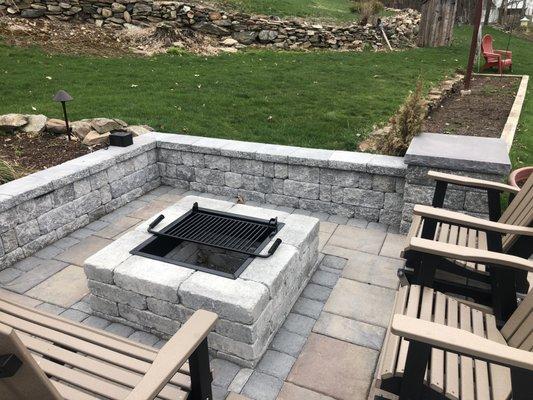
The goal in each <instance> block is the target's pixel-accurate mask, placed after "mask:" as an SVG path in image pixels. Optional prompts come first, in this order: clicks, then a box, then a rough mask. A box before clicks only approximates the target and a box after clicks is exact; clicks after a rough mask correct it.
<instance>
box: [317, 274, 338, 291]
mask: <svg viewBox="0 0 533 400" xmlns="http://www.w3.org/2000/svg"><path fill="white" fill-rule="evenodd" d="M337 279H339V276H338V275H335V274H331V273H328V272H324V271H316V272H315V273H314V275H313V276H312V277H311V282H312V283H315V284H317V285H321V286H325V287H328V288H333V286H335V284H336V283H337ZM328 296H329V293H328Z"/></svg>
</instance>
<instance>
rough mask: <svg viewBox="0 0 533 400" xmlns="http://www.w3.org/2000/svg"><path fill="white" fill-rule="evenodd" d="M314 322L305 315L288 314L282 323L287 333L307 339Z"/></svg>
mask: <svg viewBox="0 0 533 400" xmlns="http://www.w3.org/2000/svg"><path fill="white" fill-rule="evenodd" d="M314 324H315V320H314V319H313V318H310V317H306V316H305V315H300V314H295V313H290V314H289V315H287V319H286V320H285V322H284V323H283V328H284V329H286V330H288V331H289V332H293V333H296V334H298V335H300V336H303V337H307V336H309V333H311V329H313V325H314Z"/></svg>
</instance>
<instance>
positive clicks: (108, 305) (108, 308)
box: [89, 294, 119, 317]
mask: <svg viewBox="0 0 533 400" xmlns="http://www.w3.org/2000/svg"><path fill="white" fill-rule="evenodd" d="M89 305H90V306H91V309H92V310H93V311H94V312H99V313H101V314H102V315H109V316H115V317H118V316H119V313H118V305H117V303H115V302H113V301H109V300H106V299H103V298H101V297H98V296H94V295H92V294H91V295H89Z"/></svg>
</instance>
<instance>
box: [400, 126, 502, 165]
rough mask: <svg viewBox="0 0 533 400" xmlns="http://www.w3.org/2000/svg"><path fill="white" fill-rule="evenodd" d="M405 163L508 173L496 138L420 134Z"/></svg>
mask: <svg viewBox="0 0 533 400" xmlns="http://www.w3.org/2000/svg"><path fill="white" fill-rule="evenodd" d="M405 163H406V164H408V165H419V166H425V167H430V168H432V167H434V168H446V169H449V170H461V171H473V172H484V173H492V174H508V173H509V171H510V169H511V161H510V159H509V154H508V153H507V147H506V145H505V142H504V141H503V140H501V139H498V138H486V137H477V136H460V135H446V134H441V133H422V134H420V135H419V136H416V137H415V138H414V139H413V140H412V141H411V145H410V146H409V148H408V149H407V154H406V155H405Z"/></svg>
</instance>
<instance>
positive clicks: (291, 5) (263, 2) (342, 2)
mask: <svg viewBox="0 0 533 400" xmlns="http://www.w3.org/2000/svg"><path fill="white" fill-rule="evenodd" d="M214 2H215V3H219V4H222V5H223V6H226V7H229V8H233V9H238V10H240V11H243V12H248V13H256V14H267V15H279V16H296V17H313V18H320V19H332V20H339V21H353V20H355V19H356V15H355V14H353V13H352V12H351V11H350V6H351V5H352V4H353V2H352V1H351V0H286V1H281V2H280V1H279V0H215V1H214Z"/></svg>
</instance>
